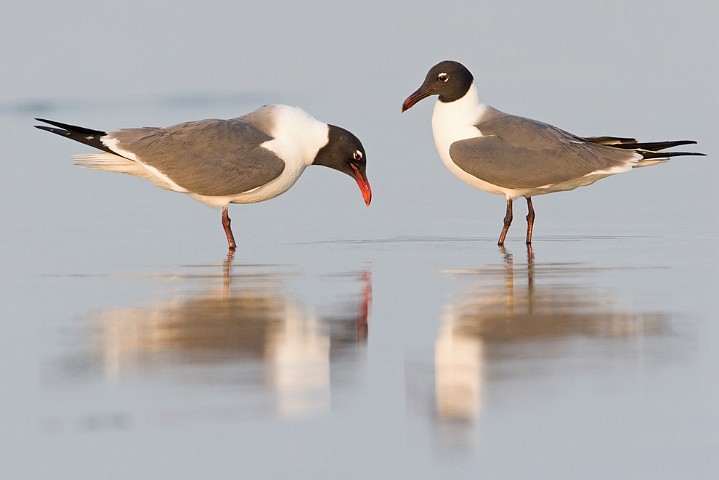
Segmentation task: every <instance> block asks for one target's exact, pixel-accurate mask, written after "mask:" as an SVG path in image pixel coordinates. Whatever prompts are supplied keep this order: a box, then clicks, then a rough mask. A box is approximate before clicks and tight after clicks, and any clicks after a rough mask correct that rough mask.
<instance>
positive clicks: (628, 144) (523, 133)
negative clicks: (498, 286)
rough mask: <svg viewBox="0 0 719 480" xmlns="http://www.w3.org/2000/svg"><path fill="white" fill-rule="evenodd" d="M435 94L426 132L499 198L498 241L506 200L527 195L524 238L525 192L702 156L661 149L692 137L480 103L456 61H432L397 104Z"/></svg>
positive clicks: (469, 177)
mask: <svg viewBox="0 0 719 480" xmlns="http://www.w3.org/2000/svg"><path fill="white" fill-rule="evenodd" d="M431 95H437V96H438V97H439V99H438V100H437V102H436V104H435V107H434V111H433V113H432V133H433V135H434V143H435V146H436V147H437V152H438V153H439V156H440V158H441V159H442V162H443V163H444V164H445V166H446V167H447V168H448V169H449V170H450V171H451V172H452V173H453V174H454V175H455V176H457V177H458V178H459V179H460V180H462V181H463V182H465V183H468V184H469V185H472V186H473V187H475V188H479V189H481V190H484V191H486V192H490V193H494V194H497V195H503V196H504V197H505V198H506V200H507V208H506V211H505V216H504V226H503V228H502V232H501V234H500V236H499V241H498V242H497V243H498V245H500V246H501V245H503V244H504V240H505V238H506V236H507V232H508V230H509V226H510V224H511V223H512V201H513V200H514V199H515V198H520V197H524V198H525V199H526V200H527V210H528V215H527V235H526V243H527V245H530V244H531V243H532V231H533V227H534V218H535V212H534V207H533V205H532V197H533V196H536V195H544V194H547V193H552V192H561V191H566V190H572V189H574V188H577V187H584V186H587V185H591V184H592V183H594V182H596V181H597V180H599V179H601V178H604V177H608V176H610V175H614V174H616V173H621V172H626V171H629V170H631V169H633V168H635V167H644V166H649V165H654V164H656V163H661V162H664V161H666V160H668V159H669V158H670V157H678V156H684V155H703V154H701V153H696V152H666V151H664V150H665V149H667V148H671V147H676V146H678V145H687V144H693V143H696V142H695V141H693V140H673V141H660V142H638V141H637V140H635V139H634V138H627V137H609V136H601V137H580V136H578V135H574V134H571V133H569V132H567V131H565V130H562V129H559V128H557V127H555V126H553V125H549V124H547V123H544V122H539V121H536V120H532V119H529V118H524V117H519V116H516V115H510V114H507V113H504V112H500V111H499V110H497V109H495V108H492V107H491V106H489V105H486V104H483V103H481V102H480V99H479V93H478V92H477V86H476V85H475V83H474V79H473V76H472V74H471V73H470V71H469V70H468V69H467V68H466V67H465V66H464V65H462V64H461V63H458V62H454V61H443V62H440V63H438V64H437V65H435V66H433V67H432V68H431V69H430V70H429V72H428V73H427V76H426V77H425V79H424V82H423V83H422V85H421V86H420V87H419V88H418V89H417V90H416V91H415V92H414V93H412V94H411V95H410V96H409V97H407V99H406V100H405V101H404V103H403V104H402V111H403V112H404V111H406V110H407V109H409V108H411V107H412V106H413V105H415V104H416V103H417V102H419V101H420V100H422V99H423V98H427V97H429V96H431Z"/></svg>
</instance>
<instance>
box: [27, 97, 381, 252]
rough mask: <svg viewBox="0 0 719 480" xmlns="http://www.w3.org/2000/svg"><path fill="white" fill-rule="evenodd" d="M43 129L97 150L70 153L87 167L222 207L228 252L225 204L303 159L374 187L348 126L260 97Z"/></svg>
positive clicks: (283, 182)
mask: <svg viewBox="0 0 719 480" xmlns="http://www.w3.org/2000/svg"><path fill="white" fill-rule="evenodd" d="M37 120H38V121H41V122H44V123H47V124H49V125H51V126H45V125H42V126H37V128H40V129H42V130H46V131H48V132H51V133H54V134H57V135H60V136H63V137H67V138H69V139H71V140H75V141H78V142H80V143H83V144H85V145H89V146H91V147H94V148H97V149H99V150H101V151H100V152H94V153H90V154H84V155H76V156H75V157H74V160H75V163H76V164H78V165H81V166H84V167H87V168H94V169H98V170H107V171H111V172H120V173H127V174H130V175H135V176H138V177H142V178H145V179H148V180H150V181H151V182H153V183H154V184H155V185H157V186H159V187H162V188H164V189H167V190H171V191H174V192H180V193H185V194H188V195H190V196H191V197H193V198H194V199H195V200H198V201H200V202H203V203H205V204H207V205H211V206H214V207H221V208H222V226H223V228H224V230H225V235H226V236H227V244H228V246H229V249H230V252H233V251H234V250H235V248H236V244H235V239H234V236H233V234H232V229H231V228H230V223H231V220H230V217H229V215H228V211H227V207H228V204H230V203H255V202H261V201H264V200H268V199H270V198H273V197H276V196H277V195H280V194H282V193H284V192H285V191H287V190H288V189H289V188H290V187H292V185H294V183H295V182H296V181H297V179H298V178H299V177H300V175H301V174H302V172H303V171H304V169H305V167H307V166H309V165H324V166H326V167H329V168H332V169H334V170H337V171H340V172H343V173H346V174H347V175H349V176H351V177H352V178H354V179H355V181H356V182H357V184H358V186H359V188H360V191H361V193H362V197H363V198H364V201H365V203H366V204H367V205H369V204H370V201H371V199H372V190H371V189H370V185H369V181H368V180H367V174H366V169H367V161H366V154H365V150H364V147H363V146H362V143H361V142H360V141H359V139H358V138H357V137H355V136H354V135H353V134H352V133H350V132H348V131H347V130H345V129H343V128H340V127H337V126H334V125H329V124H326V123H323V122H320V121H319V120H317V119H315V118H314V117H312V116H311V115H309V114H308V113H306V112H305V111H303V110H302V109H300V108H298V107H292V106H289V105H265V106H264V107H261V108H259V109H257V110H255V111H253V112H250V113H248V114H246V115H243V116H241V117H237V118H232V119H228V120H220V119H206V120H197V121H191V122H185V123H180V124H177V125H173V126H170V127H166V128H157V127H143V128H126V129H122V130H117V131H113V132H109V133H106V132H103V131H100V130H92V129H89V128H85V127H79V126H76V125H69V124H66V123H60V122H56V121H53V120H44V119H40V118H38V119H37Z"/></svg>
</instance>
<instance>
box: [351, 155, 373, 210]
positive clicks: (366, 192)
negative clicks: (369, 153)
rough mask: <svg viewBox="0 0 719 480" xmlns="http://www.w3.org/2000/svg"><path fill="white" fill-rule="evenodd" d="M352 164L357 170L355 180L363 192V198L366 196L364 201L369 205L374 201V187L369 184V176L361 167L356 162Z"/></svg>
mask: <svg viewBox="0 0 719 480" xmlns="http://www.w3.org/2000/svg"><path fill="white" fill-rule="evenodd" d="M350 166H351V167H352V170H354V172H355V181H356V182H357V186H359V189H360V191H361V192H362V198H364V203H366V204H367V206H368V207H369V204H370V202H371V201H372V188H370V186H369V180H367V176H366V175H365V174H364V173H362V172H360V171H359V168H357V167H356V166H355V165H354V164H350Z"/></svg>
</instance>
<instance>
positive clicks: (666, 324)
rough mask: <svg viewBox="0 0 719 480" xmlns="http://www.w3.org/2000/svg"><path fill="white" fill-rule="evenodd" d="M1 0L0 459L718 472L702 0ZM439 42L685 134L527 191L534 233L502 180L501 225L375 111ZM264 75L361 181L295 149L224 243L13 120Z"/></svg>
mask: <svg viewBox="0 0 719 480" xmlns="http://www.w3.org/2000/svg"><path fill="white" fill-rule="evenodd" d="M6 3H7V5H4V6H3V7H0V10H2V12H0V26H1V27H2V28H0V36H2V37H3V45H5V46H6V47H7V48H4V49H3V50H2V51H1V52H0V57H2V60H3V68H2V69H1V71H0V77H1V78H0V85H2V88H0V137H1V139H2V142H1V143H2V147H3V157H2V165H3V168H2V174H0V292H1V293H0V295H2V301H1V302H0V320H1V321H2V335H0V355H1V356H2V361H1V362H0V365H1V366H0V377H1V380H2V388H0V402H1V403H0V404H1V405H2V408H0V427H1V428H0V478H1V479H3V480H4V479H13V480H14V479H31V480H34V479H43V478H62V479H65V478H68V479H78V480H79V479H93V480H94V479H106V480H112V479H123V480H124V479H129V478H132V479H163V478H173V479H198V478H207V479H226V478H258V479H265V478H267V479H287V478H292V479H312V480H314V479H324V478H330V479H335V478H342V479H345V478H347V479H354V478H357V479H363V480H366V479H375V478H376V479H384V478H392V479H395V478H397V479H403V478H412V479H438V478H447V479H470V478H472V479H474V478H488V479H514V478H521V479H526V478H531V479H544V478H546V479H552V480H556V479H561V478H567V479H608V478H611V479H616V478H622V479H624V478H628V479H652V480H654V479H715V478H719V456H717V452H719V415H718V414H717V407H716V406H717V405H719V383H717V378H719V348H717V346H718V345H719V319H718V318H717V312H719V296H718V295H717V285H719V281H718V280H719V253H718V250H717V244H718V242H719V221H718V220H719V210H718V209H717V204H716V202H715V201H714V200H713V198H712V195H713V193H712V192H714V191H715V190H716V179H717V178H718V176H719V164H717V161H716V152H718V151H719V142H717V135H716V131H717V128H716V111H717V109H719V102H718V101H717V100H718V99H719V97H717V95H716V85H717V82H719V64H718V63H717V61H716V59H717V58H719V52H718V51H717V48H718V46H719V41H717V40H718V39H717V36H718V35H719V34H718V33H717V32H718V30H717V29H716V23H717V22H716V19H717V13H718V12H717V2H715V1H708V0H707V1H696V2H691V5H687V8H681V9H679V8H677V5H676V2H662V1H657V2H653V3H652V4H651V8H650V7H649V6H648V5H647V4H646V2H623V3H622V4H621V8H619V7H617V8H611V7H607V3H606V2H605V1H602V2H561V3H560V2H528V1H525V2H494V3H492V4H489V3H486V2H483V3H479V2H457V3H456V4H453V5H450V4H447V5H444V4H443V5H442V6H441V8H438V6H437V4H436V2H435V3H432V2H421V1H419V2H414V3H413V5H412V8H408V7H407V5H405V4H404V3H402V2H397V3H396V4H395V3H388V2H381V3H377V4H374V3H372V2H365V3H362V4H361V5H360V4H359V3H355V4H353V5H352V8H351V9H350V8H347V6H346V5H343V4H342V2H328V1H321V2H316V3H313V7H312V8H307V4H306V3H301V2H300V3H294V4H288V5H286V6H284V7H283V8H281V9H278V8H277V7H276V5H275V4H272V3H269V2H264V3H263V2H255V3H253V4H249V3H247V2H217V4H216V5H215V4H212V5H211V6H210V7H212V8H210V7H208V4H207V2H192V1H185V0H183V1H181V2H175V3H173V4H172V7H171V6H170V4H169V3H167V2H150V3H148V2H144V3H143V4H142V6H141V8H132V7H133V5H132V2H129V3H128V4H127V5H125V4H124V3H123V4H122V5H121V6H118V5H117V4H110V3H108V4H103V3H102V2H100V3H98V2H92V3H90V2H84V1H80V0H77V1H73V2H63V3H60V2H6ZM41 5H42V7H41ZM136 6H137V7H140V5H139V3H138V5H136ZM248 45H251V48H247V46H248ZM445 58H452V59H456V60H459V61H462V62H463V63H464V64H466V65H467V66H468V67H469V68H470V69H471V70H472V71H473V73H474V74H475V77H476V80H477V81H478V83H479V87H480V93H481V95H482V98H483V99H484V100H485V101H487V103H489V104H490V105H493V106H495V107H497V108H500V109H501V110H505V111H508V112H510V113H515V114H519V115H523V116H528V117H532V118H537V119H540V120H544V121H548V122H550V123H553V124H556V125H557V126H559V127H560V128H564V129H567V130H569V131H572V132H574V133H576V134H578V135H586V136H590V135H595V136H596V135H618V136H636V137H637V138H640V139H642V140H645V141H654V140H670V139H680V138H691V139H696V140H697V141H698V142H699V143H698V145H696V146H689V147H688V148H691V149H693V151H702V152H705V153H707V154H708V155H707V157H691V158H678V159H674V160H672V161H670V162H667V163H666V164H665V165H661V166H656V167H650V168H642V169H637V170H636V171H632V172H629V173H626V174H622V175H616V176H613V177H611V178H607V179H603V180H601V181H599V182H597V183H596V184H594V185H592V186H590V187H587V188H582V189H577V190H575V191H571V192H566V193H558V194H553V195H547V196H541V197H535V198H534V207H535V210H536V214H537V219H536V223H535V230H534V240H535V243H534V246H533V248H532V249H531V250H528V249H527V248H526V246H525V245H524V243H523V239H524V229H525V222H524V215H525V211H524V208H525V207H524V205H523V202H516V205H515V212H514V215H515V220H514V225H513V226H512V228H511V229H510V232H509V237H508V240H507V247H506V249H499V248H498V247H497V246H496V240H497V236H498V235H499V232H500V229H501V226H502V217H503V216H504V209H505V202H504V199H502V198H500V197H497V196H493V195H489V194H487V193H484V192H479V191H476V190H474V189H472V188H470V187H469V186H467V185H464V184H462V183H461V182H460V181H459V180H457V179H456V178H454V177H453V176H452V175H451V174H450V173H449V172H448V171H447V170H446V169H445V168H444V166H443V165H442V163H441V161H440V160H439V158H438V156H437V153H436V151H435V149H434V145H433V141H432V135H431V125H430V124H431V120H430V118H431V112H432V101H431V100H424V101H423V102H421V103H420V104H418V105H416V106H415V107H413V108H412V109H411V110H410V111H408V112H405V113H404V114H401V113H400V106H401V104H402V101H403V100H404V99H405V98H406V96H407V95H409V94H410V93H411V92H412V91H414V90H415V89H416V88H417V87H418V86H419V84H420V83H421V81H422V79H423V78H424V75H425V73H426V71H427V69H428V68H429V67H430V66H431V65H433V64H434V63H436V62H438V61H440V60H443V59H445ZM265 103H290V104H294V105H299V106H301V107H302V108H304V109H306V110H307V111H308V112H310V113H312V114H313V115H315V116H316V117H317V118H319V119H321V120H323V121H326V122H330V123H333V124H337V125H340V126H343V127H345V128H347V129H349V130H351V131H352V132H353V133H355V134H356V135H357V136H358V137H359V138H361V139H362V142H363V144H364V146H365V148H366V150H367V159H368V168H367V174H368V177H369V180H370V182H371V184H372V190H373V194H374V197H373V200H372V205H371V206H370V207H369V208H366V207H365V205H364V202H363V201H362V197H361V195H360V192H359V191H358V190H357V187H356V185H355V183H354V182H353V181H352V179H350V178H349V177H348V176H345V175H340V174H337V172H334V171H331V170H330V169H326V168H319V167H310V168H308V169H307V170H306V171H305V172H304V174H303V175H302V178H300V179H299V181H298V182H297V184H296V185H295V186H293V188H292V189H290V190H289V191H288V192H286V193H285V194H283V195H281V196H280V197H278V198H276V199H273V200H271V201H268V202H264V203H261V204H255V205H233V206H231V207H230V215H231V217H232V220H233V224H232V226H233V229H234V232H235V237H236V239H237V242H238V245H239V248H238V251H237V252H236V254H235V255H234V257H233V258H229V259H228V258H227V257H226V243H225V236H224V233H223V231H222V228H221V226H220V213H219V212H218V211H215V210H213V209H211V208H208V207H206V206H203V205H200V204H198V203H197V202H195V201H193V200H192V199H191V198H189V197H187V196H184V195H181V194H176V193H170V192H167V191H164V190H161V189H159V188H156V187H153V186H152V185H151V184H150V183H149V182H147V181H145V180H143V179H138V178H131V177H129V176H125V175H119V174H110V173H107V172H100V171H90V170H83V169H80V168H77V167H75V166H73V165H72V161H71V156H72V155H73V154H79V153H88V152H89V151H90V149H89V148H85V147H83V146H81V145H74V144H73V143H72V142H69V141H67V140H65V139H62V138H60V137H57V136H53V135H50V134H48V133H46V132H42V131H38V130H36V129H34V128H32V125H33V120H32V117H36V116H41V117H44V118H49V119H53V120H58V121H62V122H68V123H73V124H78V125H83V126H86V127H89V128H97V129H107V130H113V129H117V128H122V127H140V126H151V125H154V126H167V125H172V124H176V123H179V122H183V121H187V120H194V119H201V118H229V117H235V116H239V115H242V114H244V113H246V112H248V111H251V110H253V109H255V108H257V107H259V106H261V105H262V104H265Z"/></svg>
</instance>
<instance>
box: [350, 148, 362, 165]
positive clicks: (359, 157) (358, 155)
mask: <svg viewBox="0 0 719 480" xmlns="http://www.w3.org/2000/svg"><path fill="white" fill-rule="evenodd" d="M352 158H354V159H355V160H356V161H358V162H359V161H360V160H362V152H360V151H359V150H355V151H354V153H353V154H352Z"/></svg>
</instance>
